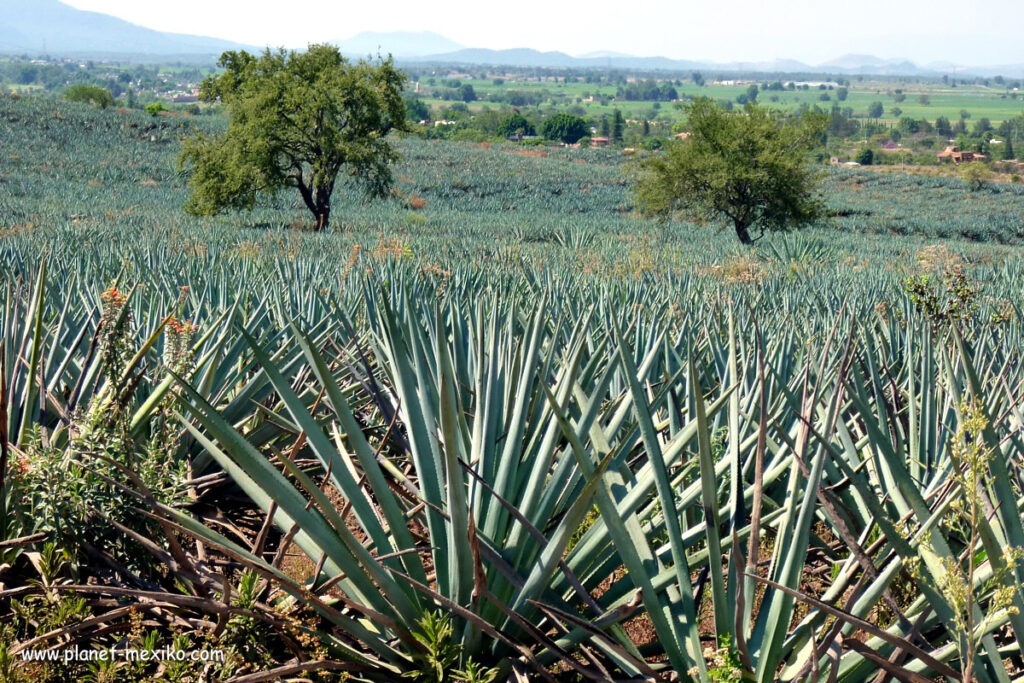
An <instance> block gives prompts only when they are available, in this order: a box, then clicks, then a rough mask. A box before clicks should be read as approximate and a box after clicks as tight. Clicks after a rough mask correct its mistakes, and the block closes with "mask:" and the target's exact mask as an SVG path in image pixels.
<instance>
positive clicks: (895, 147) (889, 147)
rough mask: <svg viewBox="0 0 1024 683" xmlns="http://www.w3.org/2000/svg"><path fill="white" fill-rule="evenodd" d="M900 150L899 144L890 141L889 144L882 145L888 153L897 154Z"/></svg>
mask: <svg viewBox="0 0 1024 683" xmlns="http://www.w3.org/2000/svg"><path fill="white" fill-rule="evenodd" d="M899 148H900V146H899V145H898V144H897V143H895V142H893V141H891V140H890V141H888V142H883V143H882V149H884V150H885V151H886V152H895V151H896V150H898V149H899Z"/></svg>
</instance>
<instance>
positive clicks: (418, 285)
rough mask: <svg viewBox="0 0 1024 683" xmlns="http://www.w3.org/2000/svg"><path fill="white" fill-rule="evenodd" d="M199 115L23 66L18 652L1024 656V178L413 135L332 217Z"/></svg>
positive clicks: (780, 674) (83, 674) (310, 660)
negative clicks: (391, 182)
mask: <svg viewBox="0 0 1024 683" xmlns="http://www.w3.org/2000/svg"><path fill="white" fill-rule="evenodd" d="M195 125H202V126H217V125H222V124H221V123H219V122H218V121H217V120H216V119H215V118H213V117H211V118H210V119H209V120H206V119H204V120H201V121H200V120H198V119H186V118H174V117H149V116H146V115H140V114H138V113H137V112H124V113H115V112H99V111H94V110H91V109H88V108H84V107H81V108H80V107H71V106H68V105H63V104H58V103H55V102H51V101H48V100H45V99H34V98H23V99H13V98H4V99H0V265H2V268H3V273H4V275H3V278H4V279H3V291H2V292H0V297H2V303H0V331H2V335H0V368H2V380H3V381H2V382H0V445H2V446H3V452H2V463H0V465H2V466H0V472H2V474H3V478H2V480H0V532H2V536H0V582H2V586H0V601H2V602H0V610H2V612H3V614H4V618H3V620H2V622H0V623H2V625H0V680H3V681H28V680H33V681H47V680H49V681H64V680H69V681H74V680H92V681H110V680H115V679H116V680H119V681H150V680H171V681H205V680H225V681H227V680H232V681H264V680H266V681H270V680H366V681H394V680H399V679H402V678H409V679H412V680H422V681H435V682H438V683H440V682H442V681H506V680H557V681H577V680H598V681H607V680H637V681H639V680H649V681H661V680H665V681H668V680H694V681H740V680H750V681H764V682H767V681H776V680H783V681H849V682H853V681H857V682H860V681H865V682H866V681H883V680H899V681H915V682H916V681H933V680H940V681H972V680H978V681H993V682H995V681H999V682H1002V681H1016V680H1024V655H1022V652H1021V644H1022V642H1024V614H1022V612H1021V610H1022V608H1024V594H1022V593H1021V591H1020V586H1021V584H1022V582H1024V522H1022V515H1021V509H1022V507H1021V506H1022V504H1024V503H1022V500H1021V499H1022V496H1024V472H1022V464H1024V433H1022V429H1024V367H1022V364H1021V362H1020V360H1019V358H1020V355H1021V350H1022V349H1024V324H1022V320H1021V304H1022V300H1021V292H1022V291H1024V265H1022V264H1021V260H1020V258H1019V252H1018V249H1019V247H1017V246H1016V244H1017V243H1018V242H1019V241H1020V239H1021V237H1022V236H1024V219H1022V215H1024V193H1022V192H1021V191H1020V189H1019V188H1013V187H1009V186H1001V187H999V186H997V187H991V188H986V189H983V190H981V191H976V192H974V193H973V195H969V193H968V190H967V189H966V188H965V187H964V186H963V184H962V183H960V182H959V181H954V180H946V179H922V178H908V177H902V176H889V175H887V176H874V175H870V174H859V173H856V172H850V171H840V170H835V171H829V172H828V175H827V177H826V179H825V192H826V197H827V200H828V203H829V206H830V208H831V209H832V211H831V213H832V214H833V215H832V216H831V218H829V219H828V220H827V221H825V222H823V223H822V224H821V225H819V226H816V227H814V228H812V229H809V230H807V231H805V232H802V233H800V234H795V235H783V236H775V237H770V238H765V239H764V240H763V241H762V242H759V243H758V245H757V247H756V248H755V249H750V250H741V249H740V248H739V247H738V245H734V244H733V242H732V241H731V238H730V237H729V234H728V233H727V232H719V231H718V230H717V229H716V227H715V226H693V225H683V224H676V223H669V224H664V225H662V224H655V223H650V222H646V221H643V220H641V219H639V218H637V217H636V215H635V212H634V210H633V207H632V203H631V202H632V200H631V196H630V193H629V184H630V179H629V172H630V171H629V164H628V160H624V159H623V157H622V156H621V153H620V152H615V151H612V150H593V151H591V150H583V151H582V153H581V152H580V151H579V150H549V149H539V148H516V147H512V146H509V147H504V146H494V147H480V146H471V145H456V144H451V143H434V142H426V141H420V140H415V139H409V140H404V141H402V143H401V146H400V148H401V150H402V152H403V156H404V159H403V161H402V163H401V165H400V166H399V168H398V169H397V172H396V178H397V183H396V192H395V197H394V198H393V199H391V200H389V201H387V202H380V203H377V204H371V205H363V204H361V203H360V202H359V200H358V198H357V197H356V196H355V195H350V194H348V193H347V192H346V191H344V190H341V191H339V194H338V197H337V198H336V202H337V204H336V207H337V208H336V215H339V216H341V219H340V221H338V225H337V228H336V231H335V232H334V233H331V234H327V235H317V234H312V233H307V232H302V231H300V230H296V229H291V228H290V226H291V224H292V223H296V222H298V221H301V220H303V219H304V218H305V217H304V216H303V215H302V213H301V210H300V209H299V208H298V207H297V204H296V203H295V201H294V200H295V199H296V198H293V197H290V196H281V197H280V198H278V199H276V200H271V201H268V202H267V203H266V204H265V205H263V206H261V207H260V208H259V209H257V210H256V211H254V212H252V213H250V214H239V215H231V216H225V217H221V218H216V219H212V220H210V219H207V220H199V219H195V218H191V217H188V216H186V215H185V214H184V213H183V212H182V211H181V205H182V203H183V200H184V196H185V188H184V182H183V180H182V179H181V178H180V177H179V175H178V173H177V170H176V164H175V162H176V153H177V149H178V142H177V140H178V137H179V136H180V135H181V134H182V133H184V132H186V131H187V130H188V129H189V128H190V127H191V126H195ZM939 238H947V239H939ZM165 647H166V648H172V649H176V650H213V651H218V652H221V653H223V654H224V657H223V658H222V659H220V660H217V661H206V662H198V663H197V662H193V661H164V662H160V663H154V662H146V661H129V660H126V659H124V658H115V659H113V660H112V661H72V662H67V661H53V662H50V661H45V660H44V659H43V658H41V657H40V656H39V655H38V654H35V653H41V652H56V653H63V652H67V651H69V650H70V649H72V648H81V649H89V648H92V649H109V648H118V649H124V648H142V649H149V650H157V649H160V648H165ZM28 653H34V654H32V655H31V657H30V656H29V654H28Z"/></svg>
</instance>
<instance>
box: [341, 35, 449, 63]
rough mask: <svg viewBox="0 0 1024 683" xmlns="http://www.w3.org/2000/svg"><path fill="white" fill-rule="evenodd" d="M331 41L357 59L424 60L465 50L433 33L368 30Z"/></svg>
mask: <svg viewBox="0 0 1024 683" xmlns="http://www.w3.org/2000/svg"><path fill="white" fill-rule="evenodd" d="M331 42H332V43H333V44H334V45H337V46H338V48H339V49H340V50H341V51H342V52H344V53H345V54H350V55H354V56H357V57H365V56H366V55H376V54H377V52H380V53H381V54H382V55H387V54H392V55H394V56H395V57H396V58H400V57H422V56H424V55H434V54H442V53H446V52H455V51H456V50H461V49H462V48H463V46H462V45H459V44H458V43H456V42H455V41H454V40H449V39H448V38H445V37H444V36H442V35H438V34H437V33H432V32H430V31H418V32H413V31H393V32H390V33H375V32H372V31H364V32H362V33H359V34H356V35H354V36H352V37H351V38H346V39H344V40H333V41H331Z"/></svg>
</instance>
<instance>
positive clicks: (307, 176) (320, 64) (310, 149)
mask: <svg viewBox="0 0 1024 683" xmlns="http://www.w3.org/2000/svg"><path fill="white" fill-rule="evenodd" d="M219 65H220V66H221V68H223V69H224V71H223V72H221V73H220V74H219V75H216V76H209V77H207V78H206V80H205V81H203V84H202V87H201V90H200V95H201V98H202V99H203V100H204V101H208V102H209V101H218V100H219V101H220V102H221V103H223V104H224V106H225V108H226V109H227V113H228V117H229V124H228V129H227V131H226V132H224V133H219V134H213V135H205V134H198V135H195V136H193V137H191V138H188V139H187V140H186V141H185V142H184V144H183V148H182V153H181V160H180V163H181V165H182V167H183V168H185V169H186V170H187V171H188V172H189V174H190V180H189V184H190V187H191V194H190V196H189V198H188V201H187V203H186V205H185V208H186V210H187V211H189V212H191V213H194V214H196V215H212V214H216V213H219V212H221V211H223V210H225V209H251V208H252V207H253V205H254V204H255V201H256V198H257V196H258V195H259V194H261V193H264V192H271V193H273V192H278V191H280V190H282V189H285V188H295V189H297V190H298V191H299V194H300V195H301V196H302V201H303V203H305V205H306V207H307V208H308V209H309V210H310V212H311V213H312V214H313V216H314V218H315V228H316V230H318V231H320V230H325V229H326V228H327V227H328V225H329V224H330V216H331V194H332V193H333V192H334V186H335V183H336V181H337V179H338V176H339V174H341V173H342V171H344V172H345V176H346V177H347V178H348V179H350V180H351V182H353V183H354V184H356V185H359V186H361V187H362V188H363V189H364V191H365V192H366V193H367V195H369V196H371V197H382V196H385V195H386V194H387V192H388V190H389V189H390V187H391V164H392V163H393V162H394V161H396V160H397V158H398V154H397V152H396V151H395V150H394V148H393V147H392V145H391V143H390V142H389V141H388V140H387V134H388V133H389V132H391V131H392V130H405V129H406V127H407V124H406V119H405V104H404V102H403V100H402V82H403V76H402V74H401V73H400V72H398V71H397V70H396V69H395V68H394V63H393V61H392V60H391V59H390V58H389V59H387V60H383V61H379V62H377V63H368V62H363V61H360V62H359V63H357V64H352V63H350V62H349V61H348V60H346V59H345V58H344V57H342V56H341V53H340V52H339V51H338V49H337V48H335V47H333V46H331V45H312V46H310V47H309V49H308V50H306V51H305V52H287V51H285V50H278V51H276V52H272V51H270V50H267V51H265V52H264V53H263V54H262V56H259V57H256V56H254V55H251V54H249V53H248V52H245V51H241V52H225V53H224V54H223V55H221V58H220V62H219Z"/></svg>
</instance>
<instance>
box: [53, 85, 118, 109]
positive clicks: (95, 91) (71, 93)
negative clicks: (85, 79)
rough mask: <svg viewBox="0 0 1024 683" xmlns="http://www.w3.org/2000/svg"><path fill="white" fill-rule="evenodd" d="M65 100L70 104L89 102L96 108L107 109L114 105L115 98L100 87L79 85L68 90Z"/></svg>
mask: <svg viewBox="0 0 1024 683" xmlns="http://www.w3.org/2000/svg"><path fill="white" fill-rule="evenodd" d="M64 99H66V100H67V101H68V102H87V103H89V104H91V105H92V106H94V107H98V108H100V109H106V108H107V107H111V106H113V104H114V96H113V95H111V94H110V91H109V90H107V89H106V88H102V87H100V86H98V85H88V84H85V83H79V84H77V85H73V86H71V87H70V88H68V89H67V92H65V93H64Z"/></svg>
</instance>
